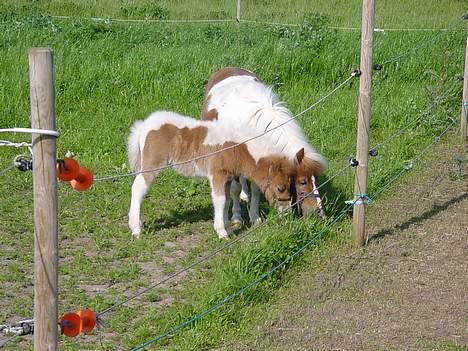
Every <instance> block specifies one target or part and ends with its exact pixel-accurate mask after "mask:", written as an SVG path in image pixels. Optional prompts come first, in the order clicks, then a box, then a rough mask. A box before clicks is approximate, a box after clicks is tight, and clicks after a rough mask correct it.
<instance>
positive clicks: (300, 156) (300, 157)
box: [296, 148, 304, 163]
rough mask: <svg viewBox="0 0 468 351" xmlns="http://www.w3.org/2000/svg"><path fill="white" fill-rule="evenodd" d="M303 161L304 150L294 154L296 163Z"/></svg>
mask: <svg viewBox="0 0 468 351" xmlns="http://www.w3.org/2000/svg"><path fill="white" fill-rule="evenodd" d="M303 159H304V148H302V149H300V150H299V151H298V152H297V153H296V160H297V163H301V162H302V160H303Z"/></svg>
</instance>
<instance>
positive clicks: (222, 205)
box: [209, 175, 231, 239]
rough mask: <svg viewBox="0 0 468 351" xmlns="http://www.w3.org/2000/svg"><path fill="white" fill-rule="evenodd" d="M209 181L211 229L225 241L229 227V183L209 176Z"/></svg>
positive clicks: (219, 177) (218, 177)
mask: <svg viewBox="0 0 468 351" xmlns="http://www.w3.org/2000/svg"><path fill="white" fill-rule="evenodd" d="M209 179H210V185H211V197H212V199H213V207H214V223H213V227H214V230H216V233H218V236H219V238H220V239H227V238H228V237H229V234H228V231H227V228H228V227H229V220H228V219H229V202H230V201H229V199H230V197H229V192H230V187H231V182H228V181H227V180H226V179H225V177H221V176H212V175H210V176H209Z"/></svg>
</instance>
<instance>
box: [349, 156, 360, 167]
mask: <svg viewBox="0 0 468 351" xmlns="http://www.w3.org/2000/svg"><path fill="white" fill-rule="evenodd" d="M349 164H350V165H351V167H356V166H357V165H359V161H358V160H356V158H355V157H350V158H349Z"/></svg>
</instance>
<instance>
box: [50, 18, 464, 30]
mask: <svg viewBox="0 0 468 351" xmlns="http://www.w3.org/2000/svg"><path fill="white" fill-rule="evenodd" d="M45 17H49V18H55V19H65V20H75V21H95V22H105V23H107V24H112V23H113V22H120V23H142V24H158V23H160V24H164V23H176V24H177V23H180V24H183V23H187V24H190V23H247V24H261V25H270V26H287V27H299V26H301V25H302V23H282V22H268V21H258V20H249V19H242V20H241V19H240V18H239V19H238V18H237V17H236V18H224V19H209V18H207V19H151V18H145V19H140V18H112V17H82V16H59V15H45ZM325 28H328V29H334V30H339V31H360V30H361V28H359V27H348V26H325ZM456 30H458V29H457V28H374V32H379V33H383V32H450V31H456Z"/></svg>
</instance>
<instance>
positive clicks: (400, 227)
mask: <svg viewBox="0 0 468 351" xmlns="http://www.w3.org/2000/svg"><path fill="white" fill-rule="evenodd" d="M466 199H468V193H466V192H465V193H463V194H461V195H459V196H456V197H454V198H452V199H450V200H447V201H446V202H444V203H442V204H440V205H434V206H433V207H432V208H431V209H430V210H428V211H425V212H423V213H421V214H419V215H417V216H413V217H411V218H410V219H408V220H407V221H405V222H403V223H401V224H397V225H394V226H393V227H391V228H386V229H382V230H380V231H378V232H377V233H376V234H374V235H372V236H370V237H369V242H371V241H373V240H379V239H382V238H384V237H385V236H387V235H393V234H395V232H396V231H397V230H405V229H408V228H409V227H410V226H411V225H412V224H418V223H421V222H423V221H426V220H428V219H429V218H432V217H433V216H435V215H437V214H438V213H440V212H442V211H445V210H447V209H448V208H449V207H451V206H454V205H456V204H458V203H460V202H462V201H464V200H466Z"/></svg>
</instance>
